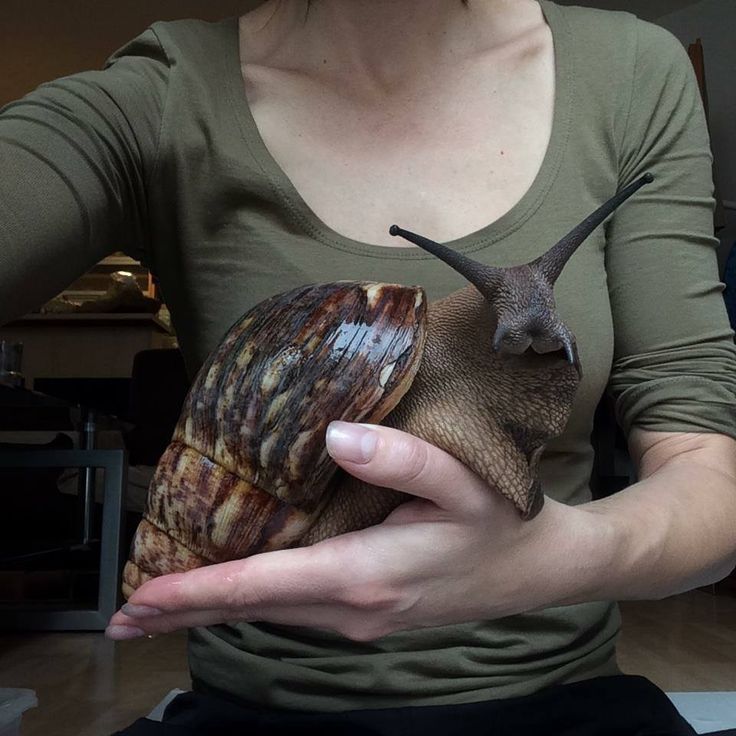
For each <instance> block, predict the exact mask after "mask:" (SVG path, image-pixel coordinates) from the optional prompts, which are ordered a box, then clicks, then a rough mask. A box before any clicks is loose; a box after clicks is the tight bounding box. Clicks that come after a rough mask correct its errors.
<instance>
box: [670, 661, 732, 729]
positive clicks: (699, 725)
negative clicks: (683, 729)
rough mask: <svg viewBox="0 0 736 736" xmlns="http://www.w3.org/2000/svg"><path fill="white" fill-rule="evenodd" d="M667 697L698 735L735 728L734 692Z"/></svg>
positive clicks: (674, 694) (679, 694) (671, 694)
mask: <svg viewBox="0 0 736 736" xmlns="http://www.w3.org/2000/svg"><path fill="white" fill-rule="evenodd" d="M734 687H736V675H734ZM667 696H668V697H669V699H670V700H671V701H672V702H673V703H674V704H675V708H677V710H678V711H680V713H681V714H682V717H683V718H684V719H685V720H686V721H687V722H688V723H689V724H690V725H691V726H692V727H693V728H694V729H695V730H696V731H697V732H698V733H712V732H713V731H725V730H726V729H729V728H736V692H712V693H705V692H702V693H667Z"/></svg>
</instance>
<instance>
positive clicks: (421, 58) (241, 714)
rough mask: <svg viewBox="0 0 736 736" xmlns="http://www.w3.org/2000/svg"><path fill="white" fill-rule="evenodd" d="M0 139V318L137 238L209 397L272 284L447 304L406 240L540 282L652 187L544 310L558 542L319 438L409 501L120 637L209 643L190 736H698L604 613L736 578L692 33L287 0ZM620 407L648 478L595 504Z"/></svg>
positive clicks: (232, 576) (177, 46)
mask: <svg viewBox="0 0 736 736" xmlns="http://www.w3.org/2000/svg"><path fill="white" fill-rule="evenodd" d="M0 141H2V143H0V146H2V148H0V152H1V153H0V155H1V156H2V161H3V171H4V172H6V173H5V176H4V178H3V181H2V183H0V187H2V189H0V192H1V193H2V194H1V196H0V203H2V209H0V212H1V213H2V225H0V243H2V246H3V247H2V251H1V252H2V258H3V260H4V264H3V265H4V268H3V270H2V271H0V274H1V276H0V278H2V286H3V293H4V294H8V293H10V295H11V298H10V299H5V300H4V301H3V304H4V305H8V306H7V307H6V308H5V310H4V311H5V312H6V313H5V314H4V315H3V317H4V318H9V317H11V316H13V315H14V314H21V313H23V312H24V311H26V310H28V309H30V308H31V307H34V306H36V305H37V304H39V303H40V302H42V301H43V300H44V299H46V298H48V297H50V296H51V295H53V294H54V293H55V292H57V291H58V290H60V289H61V288H63V287H64V286H65V284H67V283H68V282H69V281H71V280H72V279H73V278H74V277H75V276H77V275H78V274H79V273H81V272H82V271H84V270H85V269H86V268H88V267H89V266H91V265H92V264H93V263H94V262H95V261H97V260H98V259H99V258H101V257H102V256H104V255H105V253H106V252H108V251H109V250H110V249H114V248H116V247H125V248H126V249H127V250H128V252H129V253H131V254H133V255H136V256H137V257H139V258H141V259H142V260H143V261H144V262H145V263H147V264H148V265H149V266H150V267H151V268H152V269H153V271H154V272H155V273H156V274H157V276H158V277H159V279H160V281H161V284H162V288H163V293H164V296H165V299H166V301H167V304H168V306H169V308H170V309H171V312H172V315H173V319H174V323H175V327H176V329H177V334H178V336H179V339H180V343H181V346H182V350H183V351H184V353H185V356H186V359H187V362H188V365H189V367H190V369H191V371H192V372H194V371H196V369H197V368H198V366H199V365H200V364H201V362H202V361H203V360H204V358H205V356H206V355H207V354H208V352H209V351H210V350H212V349H213V348H214V347H215V345H216V344H217V342H218V341H219V339H220V337H221V336H222V334H223V333H224V332H225V330H226V329H227V328H228V326H229V325H230V324H231V323H232V322H233V321H234V320H235V319H236V318H237V317H238V316H239V315H240V314H242V313H243V312H244V311H245V310H246V309H248V308H249V307H251V306H252V305H254V304H255V303H257V302H259V301H261V300H262V299H264V298H266V297H267V296H270V295H272V294H273V293H275V292H279V291H284V290H286V289H288V288H291V287H294V286H298V285H301V284H304V283H309V282H314V281H332V280H338V279H351V278H352V279H355V278H359V279H375V280H383V281H390V282H403V283H420V284H422V285H424V286H425V287H426V288H427V289H428V291H429V293H430V296H431V297H433V298H436V297H439V296H442V295H444V294H446V293H448V292H450V291H452V290H454V289H455V288H457V287H458V286H460V285H461V284H460V282H459V280H456V277H455V276H453V275H452V274H450V273H448V269H447V267H446V266H444V265H443V264H441V263H437V262H436V261H435V260H433V259H432V258H431V257H430V256H427V255H426V254H424V253H423V252H418V251H417V249H414V248H411V247H405V246H402V244H400V243H397V242H396V240H395V239H391V238H389V236H388V233H387V228H388V225H390V224H391V223H392V222H398V223H399V224H401V225H405V226H406V227H409V228H411V229H412V230H415V231H418V232H422V233H424V234H426V235H428V236H430V237H432V238H434V239H436V240H440V241H445V242H448V241H449V242H450V244H451V246H452V247H454V248H457V249H458V250H461V251H463V252H466V253H471V254H472V255H473V257H475V258H476V259H478V260H481V261H484V262H487V263H495V264H499V265H508V264H512V263H522V262H525V261H528V260H531V258H533V257H535V256H537V255H539V254H540V253H541V252H542V251H543V250H545V249H546V248H547V247H549V245H551V243H552V242H554V240H556V239H557V238H558V237H559V236H560V235H562V234H563V233H564V232H566V231H567V230H568V229H569V228H570V227H571V226H573V225H574V224H576V223H577V222H578V221H579V220H580V219H582V217H584V216H585V215H587V214H588V213H589V212H591V211H592V210H593V209H595V207H596V206H597V205H599V204H600V203H601V202H603V201H604V200H606V199H607V198H608V197H610V196H611V194H613V192H614V191H616V189H617V188H618V187H619V186H620V185H621V184H624V183H628V182H629V181H631V180H633V179H634V178H635V177H636V176H637V175H640V174H641V173H643V172H645V171H651V172H652V173H653V174H654V176H655V181H654V183H653V184H651V185H648V187H646V188H645V189H643V190H641V191H640V192H639V193H638V194H637V195H636V197H634V198H632V199H631V200H630V201H629V202H628V203H627V204H626V205H624V206H622V207H621V208H620V210H618V211H617V212H616V214H615V215H614V217H613V218H612V219H611V220H610V221H609V222H608V224H607V225H606V227H605V228H603V227H602V228H599V229H598V230H597V231H596V232H595V233H594V234H593V235H592V236H591V237H590V238H589V239H588V241H586V244H585V246H583V247H582V248H581V249H580V251H579V252H578V253H577V254H576V256H575V258H574V259H573V260H572V261H571V263H570V264H569V266H568V267H567V268H566V270H565V272H564V273H563V276H562V277H561V279H560V281H559V282H558V285H557V287H556V298H557V303H558V308H559V309H560V311H561V313H562V314H563V317H564V319H565V320H566V322H567V324H568V325H569V326H570V327H571V329H572V331H573V332H574V333H575V334H576V337H577V341H578V346H579V350H580V358H581V362H582V365H583V366H584V369H585V371H584V372H585V378H584V382H583V384H582V385H581V387H580V389H579V391H578V394H577V398H576V404H575V407H574V410H573V415H572V417H571V419H570V421H569V423H568V426H567V429H566V431H565V433H564V434H563V435H562V436H561V437H560V438H558V439H557V440H555V441H554V442H552V443H551V444H550V446H549V447H548V450H547V452H546V454H545V457H544V459H543V461H542V470H541V473H542V481H543V486H544V490H545V493H546V495H547V497H548V498H547V502H546V504H545V506H544V509H543V511H542V512H541V513H540V514H539V516H538V517H536V518H535V519H534V520H533V521H530V522H521V521H519V519H518V516H517V515H516V514H515V512H514V511H513V509H511V508H510V505H509V504H508V503H507V502H506V501H504V500H502V499H501V498H500V497H499V496H498V495H497V494H495V493H493V492H492V491H490V489H488V488H486V487H484V486H483V485H482V483H480V481H479V480H478V479H477V478H476V477H475V476H474V475H473V474H472V473H470V472H469V471H467V470H466V469H465V468H463V467H462V466H461V465H460V464H459V463H458V462H457V461H454V460H453V459H452V458H451V457H449V456H447V455H446V454H444V453H443V452H441V451H440V450H438V449H437V448H433V447H431V446H428V445H427V444H426V443H423V442H421V441H420V440H418V439H416V438H412V437H410V436H407V435H404V434H401V433H398V432H396V431H394V430H390V429H388V428H375V427H374V428H371V427H362V426H357V425H356V426H353V425H346V424H337V425H332V426H331V428H330V430H329V432H328V437H327V442H328V448H329V450H330V452H331V454H332V456H333V457H334V458H335V459H336V460H337V461H338V463H339V464H340V465H342V466H343V467H344V468H345V469H346V470H348V471H349V472H351V473H353V474H355V475H357V476H358V477H360V478H363V479H365V480H368V481H370V482H371V483H374V484H376V485H380V486H386V487H391V488H396V489H398V490H402V491H406V492H408V493H410V494H412V495H414V496H416V497H417V499H416V501H414V502H412V503H411V504H408V505H406V506H404V507H402V508H400V509H399V510H398V511H397V512H396V513H395V514H394V515H393V516H392V517H390V518H389V519H388V520H387V521H386V522H385V523H383V524H381V525H379V526H377V527H373V528H370V529H367V530H364V531H362V532H358V533H355V534H351V535H346V536H343V537H338V538H335V539H333V540H328V541H327V542H324V543H321V544H319V545H316V546H314V547H311V548H307V549H301V550H291V551H284V552H277V553H272V554H267V555H263V556H258V557H255V558H251V559H249V560H246V561H239V562H234V563H228V564H225V565H218V566H213V567H210V568H205V569H201V570H197V571H194V572H191V573H188V574H186V575H181V576H172V577H165V578H160V579H158V580H155V581H153V582H151V583H149V584H147V585H145V586H143V587H142V588H141V589H139V590H138V591H137V592H136V593H135V594H134V595H133V596H132V598H131V601H130V604H129V605H128V606H126V607H125V609H124V611H123V612H119V613H118V614H116V615H115V617H114V618H113V620H112V622H111V627H110V628H109V630H108V635H109V636H111V637H112V638H115V639H126V638H132V637H135V636H141V635H144V634H150V633H160V632H167V631H171V630H174V629H178V628H183V627H189V628H192V632H191V639H190V641H191V646H190V654H191V665H192V674H193V681H194V690H195V692H194V694H192V695H188V696H184V697H182V698H180V699H178V700H177V701H175V702H174V704H173V706H172V707H171V708H170V709H169V712H168V715H167V724H168V725H167V727H168V728H169V729H171V732H172V733H182V734H185V733H198V734H203V733H231V732H232V733H236V732H237V733H241V732H243V730H244V728H245V727H246V725H248V726H250V728H251V729H252V730H251V732H252V733H307V732H311V731H310V729H311V730H314V731H315V732H319V733H381V734H398V733H416V732H419V729H422V730H423V731H422V732H429V733H442V734H450V733H463V734H471V733H479V734H480V733H483V734H485V733H493V734H500V733H514V734H523V733H547V734H557V733H559V734H567V733H607V732H610V733H616V734H625V733H632V734H633V733H643V732H645V731H646V732H654V731H655V730H656V732H657V733H672V734H675V733H677V734H680V733H682V734H684V733H692V731H691V730H690V729H689V728H688V727H687V725H686V724H684V722H683V721H682V720H681V719H679V717H678V716H677V715H676V714H675V713H674V711H673V710H672V708H671V707H670V706H669V704H668V701H667V699H666V697H665V696H664V694H662V693H661V692H660V691H658V690H657V689H656V688H655V687H654V686H652V685H651V684H650V683H648V682H646V681H644V680H642V679H640V678H633V677H624V676H622V675H620V673H619V672H618V669H617V667H616V663H615V651H614V647H615V638H616V634H617V631H618V625H619V619H618V615H617V612H616V608H615V606H614V605H613V604H611V603H608V601H614V600H618V599H635V598H651V597H662V596H667V595H670V594H673V593H677V592H680V591H684V590H687V589H689V588H692V587H695V586H698V585H703V584H706V583H709V582H712V581H715V580H718V579H720V578H721V577H723V576H724V575H726V574H727V573H728V572H729V571H730V570H731V569H732V568H733V566H734V564H735V562H736V548H735V546H734V540H733V535H732V530H733V528H734V525H735V524H736V493H734V490H736V442H734V439H733V438H734V437H736V421H735V420H734V415H733V410H732V408H731V407H732V406H733V402H734V396H736V370H734V368H735V367H736V357H735V354H734V346H733V342H732V335H731V333H730V331H729V328H728V324H727V321H726V318H725V312H724V309H723V304H722V302H721V301H720V294H719V287H718V283H717V275H716V271H715V266H714V263H715V260H714V255H713V245H714V241H713V238H712V237H711V233H712V214H711V212H712V210H711V208H712V199H711V196H710V195H711V181H710V154H709V151H708V142H707V134H706V129H705V124H704V120H703V114H702V109H701V106H700V101H699V97H698V92H697V87H696V85H695V83H694V79H693V77H692V73H691V70H690V68H689V65H688V60H687V57H686V56H685V54H684V52H683V51H682V49H681V48H680V46H679V44H678V43H677V42H676V41H675V40H674V39H672V38H671V37H670V36H669V35H668V34H666V33H665V32H664V31H662V30H660V29H658V28H656V27H654V26H651V25H648V24H645V23H641V22H638V21H637V20H636V19H634V18H633V17H632V16H630V15H627V14H609V13H602V12H599V11H593V10H587V9H580V8H562V7H558V6H556V5H554V4H552V3H550V2H547V0H540V2H539V3H537V2H535V1H533V0H516V1H515V2H510V1H509V0H471V1H470V2H468V3H467V4H465V3H461V2H457V1H456V0H421V2H420V0H402V2H395V1H394V2H389V1H388V0H370V1H369V0H320V1H319V2H314V3H311V5H310V4H308V3H305V2H303V1H302V0H282V1H280V2H279V1H278V0H269V1H268V2H266V3H265V4H264V5H262V6H261V7H259V8H258V9H257V10H255V11H254V12H252V13H250V14H247V15H245V16H244V17H242V18H241V19H240V20H239V22H238V23H235V22H234V21H225V22H222V23H219V24H205V23H200V22H179V23H170V24H157V25H155V26H154V27H153V28H152V29H149V30H148V31H146V32H145V33H144V34H143V35H142V36H140V37H139V38H138V39H136V40H135V41H133V42H132V43H131V44H129V45H128V46H127V47H126V48H125V49H123V50H122V51H120V52H118V54H116V56H115V57H114V58H113V59H112V60H111V62H110V64H109V66H108V68H107V69H106V70H105V71H104V72H98V73H88V74H83V75H78V76H76V77H72V78H70V79H67V80H60V81H58V82H56V83H54V84H51V85H49V86H47V87H44V88H41V89H40V90H39V91H37V92H36V93H34V94H33V95H31V96H30V97H29V98H27V99H26V100H25V101H20V102H19V103H16V104H15V105H11V106H9V107H8V108H7V109H6V110H5V112H4V113H3V115H2V117H0ZM8 172H9V173H8ZM49 265H53V269H49V268H48V266H49ZM606 387H608V388H609V389H610V391H611V392H612V394H613V397H614V399H615V401H616V407H617V412H618V416H619V420H620V421H621V423H622V425H623V427H624V428H625V430H626V432H627V435H628V439H629V443H630V447H631V451H632V456H633V457H634V459H635V461H636V463H637V465H638V469H639V475H640V478H641V480H640V481H639V482H638V483H636V484H635V485H633V486H632V487H630V488H629V489H627V490H626V491H625V492H624V493H621V494H618V495H616V496H614V497H612V498H609V499H605V500H601V501H595V502H591V501H590V494H589V491H588V480H589V477H590V471H591V464H592V450H591V447H590V442H589V435H590V430H591V426H592V417H593V412H594V409H595V406H596V404H597V403H598V400H599V398H600V396H601V395H602V393H603V391H604V390H605V389H606ZM227 622H235V623H230V624H228V623H227ZM248 622H251V623H248ZM253 622H256V623H253ZM195 627H209V628H195ZM256 724H258V725H256ZM176 727H178V728H179V729H180V730H174V729H175V728H176ZM156 728H157V727H156V726H153V725H152V724H148V723H145V722H143V721H141V722H139V723H138V724H137V725H136V726H133V727H131V729H130V730H127V731H124V732H122V733H126V734H128V733H129V734H135V733H149V730H150V732H151V733H158V732H159V731H158V730H156ZM161 728H163V726H162V727H161ZM162 732H163V731H162Z"/></svg>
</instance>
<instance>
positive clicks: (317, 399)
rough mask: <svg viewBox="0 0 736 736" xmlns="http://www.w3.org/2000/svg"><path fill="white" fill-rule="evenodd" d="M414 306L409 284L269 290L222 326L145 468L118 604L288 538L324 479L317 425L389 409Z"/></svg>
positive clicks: (406, 368) (420, 344) (415, 337)
mask: <svg viewBox="0 0 736 736" xmlns="http://www.w3.org/2000/svg"><path fill="white" fill-rule="evenodd" d="M426 311H427V310H426V300H425V296H424V292H423V291H422V289H421V288H418V287H406V286H399V285H394V284H379V283H372V282H337V283H332V284H319V285H312V286H305V287H300V288H298V289H294V290H292V291H289V292H287V293H284V294H279V295H277V296H275V297H272V298H271V299H268V300H266V301H265V302H262V303H260V304H258V305H256V306H255V307H254V308H253V309H252V310H250V312H248V313H247V314H246V315H245V316H244V317H243V318H242V319H240V320H239V321H238V322H237V323H236V324H235V325H233V327H232V328H231V329H230V330H229V331H228V333H227V335H226V336H225V338H224V339H223V341H222V342H221V344H220V345H219V347H218V348H217V349H216V350H215V351H214V352H213V353H212V354H211V355H210V356H209V358H208V359H207V361H206V363H205V364H204V365H203V366H202V368H201V369H200V371H199V373H198V374H197V377H196V378H195V380H194V383H193V384H192V386H191V388H190V391H189V394H188V396H187V398H186V401H185V403H184V406H183V409H182V413H181V417H180V419H179V422H178V424H177V427H176V429H175V431H174V436H173V438H172V441H171V443H170V445H169V446H168V448H167V449H166V451H165V452H164V455H163V456H162V458H161V460H160V461H159V463H158V466H157V468H156V472H155V474H154V477H153V479H152V481H151V485H150V487H149V492H148V500H147V506H146V510H145V513H144V518H143V520H142V522H141V523H140V525H139V527H138V529H137V531H136V534H135V537H134V540H133V544H132V549H131V555H130V560H129V562H128V563H127V564H126V566H125V570H124V572H123V593H124V595H125V596H126V597H127V596H129V595H130V594H131V593H132V591H133V590H135V589H136V588H137V587H138V586H140V585H141V584H142V583H143V582H145V581H146V580H147V579H149V578H151V577H156V576H158V575H164V574H167V573H170V572H180V571H182V570H187V569H191V568H193V567H201V566H203V565H207V564H212V563H216V562H224V561H226V560H232V559H240V558H243V557H247V556H248V555H252V554H255V553H257V552H265V551H268V550H272V549H279V548H283V547H288V546H290V545H292V544H294V543H295V542H297V541H298V540H299V538H300V537H301V536H302V535H303V534H305V532H306V531H307V530H308V529H309V527H310V526H311V525H312V523H313V522H314V520H315V519H316V518H317V517H318V516H319V513H320V510H321V508H322V507H323V505H324V504H325V503H326V502H327V500H328V499H329V496H330V481H331V480H332V478H333V477H334V475H335V473H336V471H337V466H336V465H335V464H334V462H333V461H332V460H331V459H330V458H329V456H328V455H327V451H326V449H325V443H324V435H325V431H326V428H327V425H328V424H329V422H330V421H332V420H334V419H342V420H345V421H352V422H360V421H364V422H371V423H377V422H380V421H381V420H382V419H383V418H384V417H385V416H386V415H387V414H389V412H390V411H391V410H392V409H393V408H394V407H395V406H396V404H397V403H398V402H399V400H400V399H401V397H402V396H403V395H404V393H405V392H406V391H407V389H408V388H409V386H410V385H411V383H412V381H413V379H414V375H415V374H416V372H417V369H418V367H419V364H420V362H421V357H422V352H423V349H424V343H425V337H426Z"/></svg>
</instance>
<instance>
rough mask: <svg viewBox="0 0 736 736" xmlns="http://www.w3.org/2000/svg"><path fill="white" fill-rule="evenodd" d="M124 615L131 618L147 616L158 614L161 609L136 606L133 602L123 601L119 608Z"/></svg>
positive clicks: (160, 612)
mask: <svg viewBox="0 0 736 736" xmlns="http://www.w3.org/2000/svg"><path fill="white" fill-rule="evenodd" d="M120 610H121V611H122V612H123V613H124V614H125V615H126V616H130V617H131V618H146V617H147V616H160V615H161V614H162V613H163V611H160V610H159V609H158V608H151V606H136V605H135V603H125V604H124V605H123V607H122V608H121V609H120Z"/></svg>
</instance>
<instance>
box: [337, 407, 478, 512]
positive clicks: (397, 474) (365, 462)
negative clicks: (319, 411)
mask: <svg viewBox="0 0 736 736" xmlns="http://www.w3.org/2000/svg"><path fill="white" fill-rule="evenodd" d="M326 439H327V451H328V452H329V453H330V455H331V457H332V459H333V460H334V461H335V462H336V463H337V464H338V465H340V466H341V467H342V468H344V469H345V470H346V471H347V472H348V473H350V474H351V475H353V476H355V477H356V478H359V479H360V480H363V481H366V482H367V483H371V484H372V485H375V486H381V487H383V488H393V489H394V490H396V491H403V492H405V493H410V494H411V495H413V496H418V497H420V498H425V499H427V500H429V501H432V502H433V503H435V504H436V505H437V506H439V507H440V508H442V509H445V510H446V511H462V510H467V508H468V507H469V506H473V505H474V504H471V503H469V502H470V501H472V500H473V499H477V498H478V494H479V493H480V494H483V495H484V496H487V495H488V493H489V491H488V488H487V487H486V485H485V483H484V482H483V481H482V480H481V479H480V478H479V477H478V476H477V475H475V473H473V472H472V471H471V470H469V469H468V468H467V467H465V466H464V465H463V464H462V463H461V462H460V461H459V460H457V459H456V458H454V457H452V455H450V454H448V453H447V452H445V451H444V450H440V449H439V448H438V447H435V446H434V445H431V444H429V443H428V442H425V441H424V440H421V439H419V438H418V437H415V436H414V435H411V434H408V433H407V432H401V431H400V430H398V429H392V428H391V427H382V426H379V425H375V424H352V423H350V422H338V421H336V422H331V423H330V425H329V426H328V428H327V438H326Z"/></svg>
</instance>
